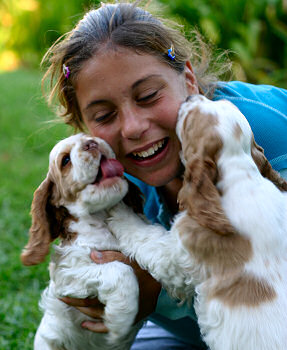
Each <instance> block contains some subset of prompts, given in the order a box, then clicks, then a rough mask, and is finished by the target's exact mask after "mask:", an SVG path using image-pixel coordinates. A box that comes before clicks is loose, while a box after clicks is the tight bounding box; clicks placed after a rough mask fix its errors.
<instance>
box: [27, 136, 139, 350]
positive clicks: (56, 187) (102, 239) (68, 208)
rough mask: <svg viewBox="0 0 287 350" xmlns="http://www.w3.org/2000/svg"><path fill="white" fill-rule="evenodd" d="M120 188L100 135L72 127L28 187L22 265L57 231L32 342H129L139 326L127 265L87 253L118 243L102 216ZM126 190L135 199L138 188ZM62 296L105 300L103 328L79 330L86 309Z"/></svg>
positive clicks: (38, 256)
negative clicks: (57, 242) (31, 188)
mask: <svg viewBox="0 0 287 350" xmlns="http://www.w3.org/2000/svg"><path fill="white" fill-rule="evenodd" d="M127 192H128V183H127V181H126V180H125V179H124V178H123V167H122V165H121V164H120V163H119V162H118V161H117V160H115V155H114V153H113V151H112V150H111V148H110V146H109V145H108V144H107V143H106V142H105V141H103V140H101V139H99V138H95V137H89V136H87V135H84V134H77V135H74V136H71V137H69V138H67V139H64V140H62V141H60V142H59V143H58V144H57V145H56V146H55V147H54V148H53V150H52V151H51V153H50V163H49V171H48V174H47V177H46V179H45V180H44V181H43V182H42V183H41V185H40V186H39V188H38V189H37V190H36V191H35V194H34V199H33V203H32V227H31V229H30V238H29V242H28V244H27V245H26V247H25V249H24V251H23V253H22V256H21V259H22V262H23V263H24V264H25V265H34V264H39V263H41V262H42V261H43V260H44V259H45V257H46V255H47V254H48V252H49V246H50V244H51V242H52V241H53V240H54V239H55V238H57V237H59V238H60V245H58V246H55V248H54V249H55V253H54V255H53V257H52V262H51V263H50V278H51V280H50V284H49V286H48V287H47V288H46V289H45V291H44V293H43V295H42V299H41V303H40V305H41V307H42V309H43V311H44V316H43V318H42V321H41V324H40V326H39V328H38V330H37V334H36V337H35V342H34V349H36V350H46V349H49V350H50V349H51V350H52V349H65V350H82V349H95V350H108V349H109V350H111V349H116V350H127V349H129V348H130V345H131V343H132V341H133V339H134V337H135V335H136V333H137V331H138V329H139V328H140V326H141V325H140V324H138V325H136V326H133V323H134V320H135V316H136V314H137V311H138V294H139V290H138V282H137V279H136V277H135V275H134V273H133V270H132V268H131V267H130V266H128V265H126V264H123V263H120V262H117V261H115V262H111V263H108V264H101V265H97V264H95V263H94V262H92V260H91V259H90V252H91V250H92V249H98V250H105V249H110V250H119V243H118V241H117V240H116V239H115V237H114V236H113V235H112V234H111V233H110V231H109V229H108V227H107V225H106V224H105V220H106V219H107V216H108V214H107V210H108V209H109V208H111V207H112V206H113V205H115V204H116V203H118V202H119V201H121V200H122V199H123V198H124V197H125V196H126V194H127ZM131 197H132V198H134V199H135V202H136V203H137V204H138V205H139V203H140V202H141V201H140V200H139V196H138V194H137V193H135V192H134V193H132V194H131ZM122 219H124V218H122ZM63 296H70V297H75V298H89V297H97V298H98V299H99V300H100V301H101V302H102V303H103V304H105V313H104V321H105V324H106V326H107V327H108V329H109V333H108V335H103V334H96V333H92V332H90V331H87V330H84V329H83V328H82V327H81V323H82V322H83V321H85V320H87V319H89V318H88V316H85V315H84V314H82V313H81V312H80V311H78V310H77V309H75V308H74V307H71V306H68V305H66V304H65V303H63V302H62V301H60V300H59V298H60V297H63Z"/></svg>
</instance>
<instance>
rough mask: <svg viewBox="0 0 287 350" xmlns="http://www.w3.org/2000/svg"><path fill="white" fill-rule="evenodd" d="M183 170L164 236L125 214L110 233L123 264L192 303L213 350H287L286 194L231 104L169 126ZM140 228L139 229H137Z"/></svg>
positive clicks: (196, 100) (202, 103)
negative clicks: (132, 264)
mask: <svg viewBox="0 0 287 350" xmlns="http://www.w3.org/2000/svg"><path fill="white" fill-rule="evenodd" d="M176 131H177V135H178V137H179V140H180V141H181V143H182V153H181V158H182V161H183V164H184V165H185V172H184V181H183V187H182V189H181V191H180V192H179V196H178V201H179V205H180V208H181V210H182V211H181V213H179V214H178V215H177V216H176V218H175V220H174V223H173V225H172V228H171V230H170V232H166V231H165V230H164V228H163V227H161V226H156V225H148V224H144V222H143V221H141V220H140V218H139V217H138V216H136V215H134V214H133V212H132V211H131V210H129V211H130V213H129V216H128V217H125V220H124V221H120V218H121V217H122V216H123V215H124V214H125V215H126V208H125V207H124V205H123V204H119V205H116V206H115V207H114V208H112V209H111V210H110V214H111V217H110V218H109V227H110V229H111V231H112V232H113V233H114V234H115V236H116V237H117V238H118V239H119V240H120V246H121V249H122V251H123V252H124V253H125V254H128V255H130V256H132V257H134V258H135V259H136V260H137V261H138V263H139V264H140V265H141V266H142V267H143V268H145V269H148V270H149V271H150V273H151V274H152V275H153V276H154V277H155V278H156V279H157V280H159V281H161V283H162V284H163V286H164V288H166V289H167V291H168V292H169V293H170V294H171V295H172V296H174V297H177V298H180V299H182V300H188V301H191V296H192V295H193V291H194V290H195V304H194V306H195V311H196V313H197V316H198V323H199V326H200V329H201V334H202V337H203V339H204V341H205V342H206V344H207V345H208V346H209V348H210V350H242V349H244V350H254V349H260V350H283V349H285V348H286V346H287V328H286V324H287V195H286V193H284V191H286V190H287V184H286V181H285V180H284V179H282V178H281V177H280V176H279V175H278V174H277V173H276V172H275V171H274V170H273V169H272V168H271V166H270V164H269V163H268V161H267V159H266V158H265V156H264V154H263V152H262V149H261V148H260V147H259V146H257V145H256V143H255V141H254V137H253V134H252V131H251V128H250V126H249V124H248V122H247V120H246V119H245V117H244V116H243V115H242V114H241V113H240V111H239V110H238V109H237V108H236V107H235V106H234V105H233V104H231V103H230V102H228V101H226V100H221V101H217V102H213V101H209V100H208V99H206V98H205V97H203V96H194V97H193V98H190V99H189V100H188V101H187V102H185V103H183V105H182V106H181V108H180V111H179V117H178V122H177V126H176ZM144 225H145V227H144Z"/></svg>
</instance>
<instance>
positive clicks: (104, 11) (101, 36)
mask: <svg viewBox="0 0 287 350" xmlns="http://www.w3.org/2000/svg"><path fill="white" fill-rule="evenodd" d="M141 2H142V1H136V2H134V3H127V2H124V3H116V4H112V3H106V4H102V5H101V7H99V8H98V9H93V10H91V11H89V12H88V13H87V14H86V15H85V16H84V18H83V19H82V20H80V21H79V23H78V24H77V25H76V27H75V28H74V29H73V30H72V31H71V32H69V33H67V34H66V35H64V36H63V37H61V38H59V39H58V41H56V43H55V44H54V45H53V46H52V47H51V48H50V49H49V50H48V52H47V53H46V55H45V56H44V58H43V61H42V63H44V62H48V63H49V67H48V70H47V72H46V74H45V75H44V77H43V83H44V82H45V81H46V80H49V81H50V84H49V88H50V91H49V95H48V101H49V103H50V104H51V102H52V101H53V99H54V98H57V99H58V100H59V102H60V105H61V107H62V108H61V110H60V115H61V116H62V117H64V118H65V122H66V123H67V124H69V125H72V126H73V127H74V128H75V129H79V130H83V129H84V122H83V119H82V116H81V113H80V110H79V107H78V103H77V99H76V94H75V88H74V86H75V82H76V78H77V74H78V73H79V71H80V70H81V68H82V66H83V64H84V62H85V61H86V60H88V59H89V58H91V57H93V56H94V55H95V54H96V52H97V51H98V50H99V49H100V48H101V47H102V46H103V45H109V46H110V47H113V46H114V47H117V46H121V47H126V48H130V49H131V50H135V51H136V52H138V53H147V54H150V55H154V56H156V57H158V59H159V60H161V61H162V62H164V63H166V64H168V65H169V66H170V67H171V68H172V69H175V70H176V71H177V72H179V73H181V72H183V70H184V67H185V62H186V61H187V60H189V59H190V60H191V63H192V65H193V69H194V72H195V75H196V77H197V80H198V84H199V88H200V90H201V91H204V93H205V94H206V95H210V94H211V90H212V89H211V87H212V86H213V87H214V86H215V85H214V84H213V83H214V82H216V81H217V80H218V76H219V75H220V74H221V73H223V72H225V71H226V70H227V69H228V68H227V65H228V64H227V65H226V64H225V65H224V64H222V60H218V59H216V60H215V61H216V62H217V63H218V64H215V66H216V68H215V69H213V71H212V69H211V66H212V65H211V62H212V55H211V50H210V48H209V46H208V45H207V44H205V43H204V42H203V40H202V39H201V37H200V35H199V34H198V33H197V32H196V31H194V33H193V34H194V35H193V39H191V40H187V39H186V38H185V36H184V35H183V34H182V33H181V31H180V30H179V28H175V24H174V23H172V22H171V21H169V22H168V24H167V23H166V22H167V21H164V20H159V19H158V18H157V17H155V16H153V15H151V13H150V12H147V11H146V10H145V9H143V8H141V7H139V6H138V4H139V3H141ZM177 27H178V26H177ZM171 44H172V45H173V46H174V51H175V54H176V59H175V60H171V59H170V58H169V57H168V55H167V51H168V49H169V48H170V47H171ZM64 64H65V65H66V66H68V67H69V70H70V72H71V74H70V76H69V78H68V79H67V78H65V75H64V74H63V71H62V70H63V65H64ZM218 68H219V69H218Z"/></svg>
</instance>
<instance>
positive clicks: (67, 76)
mask: <svg viewBox="0 0 287 350" xmlns="http://www.w3.org/2000/svg"><path fill="white" fill-rule="evenodd" d="M63 74H64V76H65V78H66V79H68V78H69V76H70V74H71V71H70V69H69V67H68V66H66V65H65V64H63Z"/></svg>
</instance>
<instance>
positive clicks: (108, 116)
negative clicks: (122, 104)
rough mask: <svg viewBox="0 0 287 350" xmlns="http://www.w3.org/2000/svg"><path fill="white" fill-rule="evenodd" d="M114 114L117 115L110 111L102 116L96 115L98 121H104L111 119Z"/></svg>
mask: <svg viewBox="0 0 287 350" xmlns="http://www.w3.org/2000/svg"><path fill="white" fill-rule="evenodd" d="M114 115H115V112H109V113H106V114H103V115H100V116H95V121H96V122H97V123H104V122H107V121H109V120H110V119H111V118H112V117H113V116H114Z"/></svg>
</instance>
